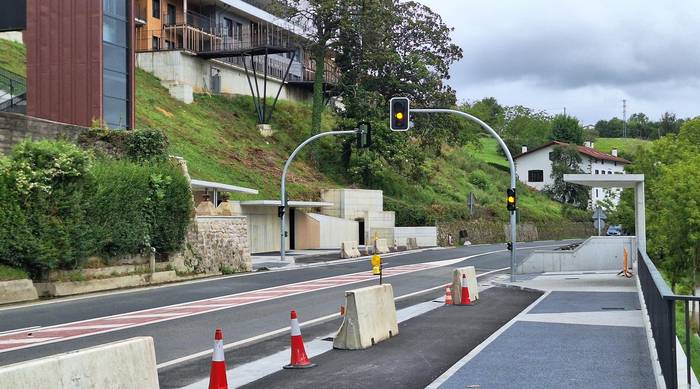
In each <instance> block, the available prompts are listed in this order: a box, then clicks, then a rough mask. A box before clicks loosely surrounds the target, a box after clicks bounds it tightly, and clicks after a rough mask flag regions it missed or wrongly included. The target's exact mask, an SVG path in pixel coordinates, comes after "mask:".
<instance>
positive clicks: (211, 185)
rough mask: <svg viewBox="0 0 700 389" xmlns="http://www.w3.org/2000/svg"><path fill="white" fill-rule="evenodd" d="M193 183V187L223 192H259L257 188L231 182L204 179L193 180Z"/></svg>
mask: <svg viewBox="0 0 700 389" xmlns="http://www.w3.org/2000/svg"><path fill="white" fill-rule="evenodd" d="M191 185H192V188H193V189H216V190H218V191H221V192H238V193H248V194H258V190H257V189H250V188H244V187H242V186H235V185H229V184H222V183H220V182H211V181H204V180H192V181H191Z"/></svg>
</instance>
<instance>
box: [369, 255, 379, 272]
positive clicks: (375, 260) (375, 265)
mask: <svg viewBox="0 0 700 389" xmlns="http://www.w3.org/2000/svg"><path fill="white" fill-rule="evenodd" d="M370 262H371V263H372V274H374V275H375V276H378V275H381V274H382V257H380V256H379V255H373V256H372V259H371V260H370Z"/></svg>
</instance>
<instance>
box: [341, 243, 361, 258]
mask: <svg viewBox="0 0 700 389" xmlns="http://www.w3.org/2000/svg"><path fill="white" fill-rule="evenodd" d="M360 255H361V254H360V249H359V248H358V246H357V241H354V240H346V241H343V242H341V243H340V258H343V259H345V258H357V257H359V256H360Z"/></svg>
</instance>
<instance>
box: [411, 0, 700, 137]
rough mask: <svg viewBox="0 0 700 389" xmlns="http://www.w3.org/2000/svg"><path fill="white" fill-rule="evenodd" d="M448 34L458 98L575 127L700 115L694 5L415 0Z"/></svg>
mask: <svg viewBox="0 0 700 389" xmlns="http://www.w3.org/2000/svg"><path fill="white" fill-rule="evenodd" d="M420 1H421V2H422V3H424V4H426V5H428V6H429V7H431V8H432V9H433V10H434V11H436V12H437V13H439V14H440V15H441V16H442V17H443V19H444V21H445V22H446V23H447V24H448V25H450V26H452V27H454V28H455V31H454V32H453V40H454V41H455V42H456V43H457V44H458V45H459V46H461V47H462V49H463V50H464V58H463V59H462V60H461V61H460V62H459V63H457V64H455V65H453V66H452V69H451V75H452V78H451V79H450V80H449V81H448V83H449V84H450V85H451V86H452V87H453V88H454V89H456V90H457V96H458V98H459V99H460V100H469V101H473V100H476V99H480V98H482V97H488V96H493V97H495V98H497V99H498V101H499V102H500V103H501V104H505V105H515V104H520V105H525V106H528V107H531V108H535V109H540V110H546V111H547V112H550V113H560V112H562V111H563V108H564V107H566V111H567V113H569V114H572V115H575V116H577V117H578V118H579V119H580V120H581V122H582V124H584V125H585V124H594V123H595V122H596V121H597V120H599V119H609V118H611V117H613V116H618V117H620V118H621V117H622V99H627V112H628V113H627V115H628V117H629V115H630V113H632V112H640V111H641V112H644V113H646V114H647V115H649V116H650V117H651V118H652V119H654V120H657V119H658V118H659V117H660V116H661V114H663V113H664V112H665V111H670V112H674V113H676V114H677V115H678V116H679V117H689V116H690V117H692V116H697V115H700V1H697V0H675V1H646V0H645V1H642V0H636V1H621V0H615V1H613V0H585V1H571V0H570V1H562V0H526V1H525V0H494V1H483V0H480V1H475V0H420Z"/></svg>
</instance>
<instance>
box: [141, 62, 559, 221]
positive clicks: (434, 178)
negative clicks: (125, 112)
mask: <svg viewBox="0 0 700 389" xmlns="http://www.w3.org/2000/svg"><path fill="white" fill-rule="evenodd" d="M136 99H137V100H136V101H137V109H136V116H137V126H138V127H142V128H144V127H150V128H159V129H162V130H163V131H165V133H166V134H167V135H168V138H169V141H170V148H171V153H172V154H173V155H178V156H182V157H184V158H185V159H186V160H187V161H188V167H189V170H190V173H191V175H192V177H194V178H199V179H205V180H212V181H218V182H223V183H228V184H232V185H240V186H245V187H250V188H255V189H258V190H260V195H257V196H252V195H234V196H233V197H234V198H236V199H250V198H266V199H276V198H279V180H280V175H281V169H282V166H283V164H284V161H285V160H286V158H287V157H288V155H289V154H290V153H291V152H292V150H293V149H294V147H296V145H298V144H299V143H301V142H302V141H303V140H304V139H305V138H306V136H307V135H308V128H309V124H310V117H311V110H310V107H309V106H308V105H305V104H298V103H292V102H287V101H280V102H279V103H278V105H277V109H276V111H275V114H274V116H273V120H272V127H273V128H274V129H276V130H277V132H276V133H275V135H274V136H272V137H270V138H264V137H262V136H261V135H260V134H259V133H258V131H257V129H256V128H255V124H256V121H255V114H254V112H255V109H254V107H253V102H252V99H251V98H250V97H247V96H239V97H233V98H230V97H221V96H209V95H196V96H195V101H194V103H192V104H190V105H185V104H183V103H180V102H178V101H176V100H174V99H173V98H171V97H170V95H169V94H168V92H167V90H166V89H165V88H163V87H162V86H161V85H160V83H159V81H158V79H156V78H155V77H154V76H152V75H151V74H149V73H146V72H144V71H141V70H139V71H137V96H136ZM332 127H333V117H332V116H330V115H327V116H326V117H324V128H325V129H330V128H332ZM428 168H429V170H430V171H431V174H430V176H429V178H428V180H427V182H426V183H424V184H416V183H414V182H411V181H409V180H408V179H406V178H405V177H401V176H400V175H398V174H396V175H390V177H388V178H387V181H386V183H385V185H384V188H383V189H384V193H385V196H386V208H387V209H392V210H396V211H400V212H401V213H402V215H399V217H398V218H399V222H405V223H408V224H411V221H412V220H442V219H450V218H454V217H455V216H459V215H465V214H466V213H467V210H466V199H467V197H468V195H469V193H470V192H473V193H474V194H475V196H476V198H477V205H478V206H479V208H481V212H480V215H481V216H484V217H487V218H491V217H498V218H499V219H502V220H506V219H507V213H506V210H505V188H507V187H508V182H509V173H508V170H507V163H506V162H505V160H504V159H503V158H502V157H501V156H500V155H498V154H497V152H496V143H495V141H493V142H491V140H490V139H486V138H485V139H484V142H483V147H481V148H479V147H474V146H466V147H464V148H461V149H459V148H450V147H445V148H444V150H443V156H442V157H440V158H435V159H432V160H429V161H428ZM349 185H350V184H349V183H348V182H345V181H344V178H343V177H342V175H338V176H337V177H335V178H332V177H330V176H327V175H324V174H322V173H320V172H319V170H318V169H316V167H315V166H314V165H313V164H312V163H309V162H308V159H307V158H306V156H305V155H304V153H302V155H301V156H299V157H297V159H296V160H295V162H294V164H293V165H292V169H291V175H290V176H289V193H290V195H291V197H293V198H295V199H307V200H311V199H318V198H319V193H320V190H321V189H324V188H333V187H345V186H349ZM519 201H520V203H519V205H520V209H521V219H522V220H532V221H557V220H562V216H561V212H560V211H561V206H560V205H559V204H558V203H556V202H553V201H550V200H549V199H547V198H546V196H544V195H542V194H541V193H538V192H536V191H533V190H529V189H527V188H525V187H521V188H520V197H519Z"/></svg>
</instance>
